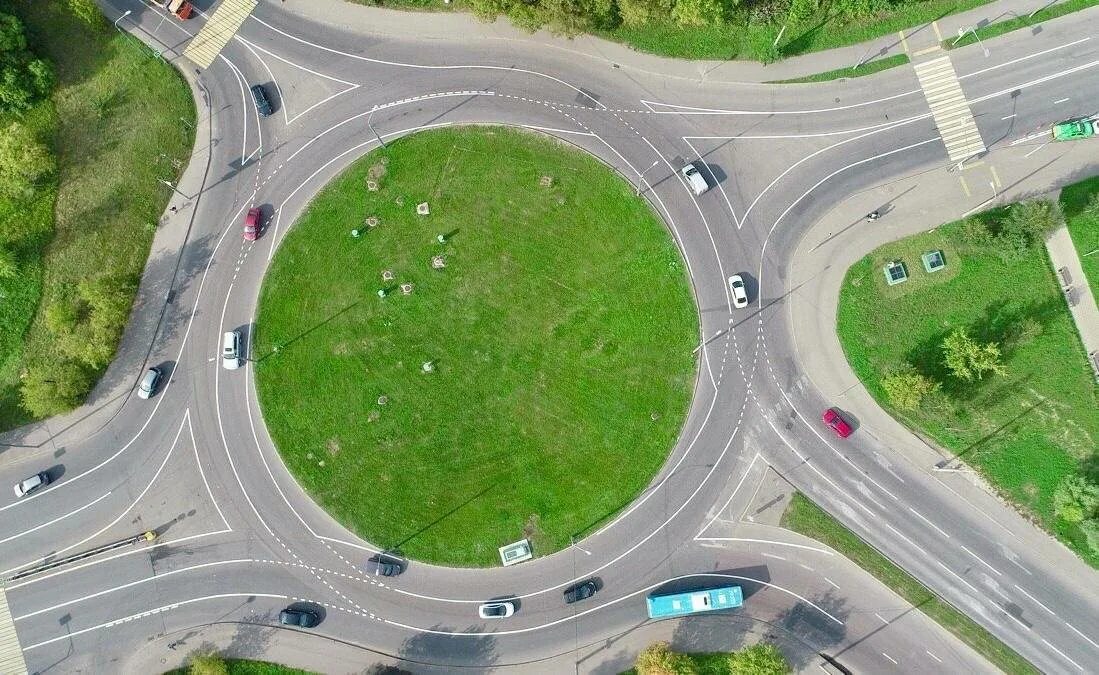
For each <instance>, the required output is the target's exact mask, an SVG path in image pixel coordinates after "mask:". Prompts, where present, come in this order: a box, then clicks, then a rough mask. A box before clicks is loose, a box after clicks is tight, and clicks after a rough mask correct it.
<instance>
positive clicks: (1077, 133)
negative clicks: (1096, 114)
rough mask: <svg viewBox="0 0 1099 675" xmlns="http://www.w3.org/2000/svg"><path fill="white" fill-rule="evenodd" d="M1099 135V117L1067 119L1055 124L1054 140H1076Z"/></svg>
mask: <svg viewBox="0 0 1099 675" xmlns="http://www.w3.org/2000/svg"><path fill="white" fill-rule="evenodd" d="M1092 136H1099V119H1094V120H1090V119H1078V120H1067V121H1065V122H1060V123H1059V124H1054V125H1053V140H1055V141H1074V140H1076V139H1078V138H1091V137H1092Z"/></svg>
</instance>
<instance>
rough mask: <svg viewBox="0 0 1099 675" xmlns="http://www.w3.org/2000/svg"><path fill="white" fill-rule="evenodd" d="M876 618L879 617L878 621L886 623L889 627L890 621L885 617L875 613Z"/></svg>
mask: <svg viewBox="0 0 1099 675" xmlns="http://www.w3.org/2000/svg"><path fill="white" fill-rule="evenodd" d="M874 616H876V617H878V620H879V621H881V622H882V623H884V624H885V625H886V626H888V625H889V621H887V620H886V619H885V617H883V616H882V615H881V614H878V613H877V612H874Z"/></svg>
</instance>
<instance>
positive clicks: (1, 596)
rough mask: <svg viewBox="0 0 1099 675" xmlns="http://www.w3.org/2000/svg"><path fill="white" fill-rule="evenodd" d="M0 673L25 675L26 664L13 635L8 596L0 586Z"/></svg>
mask: <svg viewBox="0 0 1099 675" xmlns="http://www.w3.org/2000/svg"><path fill="white" fill-rule="evenodd" d="M0 673H3V674H4V675H27V662H26V661H24V660H23V647H22V646H21V645H20V644H19V636H18V635H16V634H15V621H14V620H13V619H12V618H11V610H10V609H9V608H8V596H7V594H6V593H5V592H4V588H3V587H2V586H0Z"/></svg>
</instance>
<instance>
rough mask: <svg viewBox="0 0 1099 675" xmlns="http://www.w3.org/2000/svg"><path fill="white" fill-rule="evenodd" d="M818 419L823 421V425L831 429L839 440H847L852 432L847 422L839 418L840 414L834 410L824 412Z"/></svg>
mask: <svg viewBox="0 0 1099 675" xmlns="http://www.w3.org/2000/svg"><path fill="white" fill-rule="evenodd" d="M820 418H821V419H822V420H824V423H825V424H827V425H828V426H830V427H832V431H834V432H836V435H837V436H839V437H840V438H847V437H848V436H850V435H851V432H853V431H854V429H852V428H851V425H850V424H848V423H847V420H845V419H843V418H842V417H840V414H839V413H838V412H836V410H835V409H834V408H829V409H828V410H825V411H824V414H823V415H821V417H820Z"/></svg>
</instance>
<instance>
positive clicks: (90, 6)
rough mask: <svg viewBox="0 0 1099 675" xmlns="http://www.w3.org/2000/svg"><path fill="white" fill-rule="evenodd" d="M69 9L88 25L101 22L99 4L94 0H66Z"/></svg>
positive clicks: (96, 24) (101, 14)
mask: <svg viewBox="0 0 1099 675" xmlns="http://www.w3.org/2000/svg"><path fill="white" fill-rule="evenodd" d="M68 3H69V9H70V10H72V13H73V14H74V15H75V16H76V18H78V19H80V20H81V21H83V22H84V23H86V24H88V25H89V26H98V25H100V24H102V23H103V21H104V18H103V12H101V11H99V5H96V4H95V0H68Z"/></svg>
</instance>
